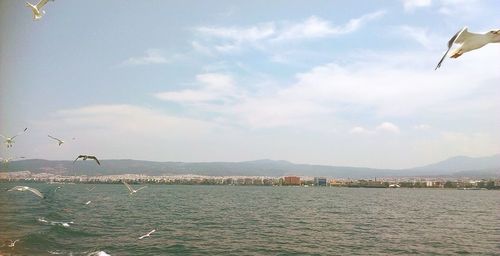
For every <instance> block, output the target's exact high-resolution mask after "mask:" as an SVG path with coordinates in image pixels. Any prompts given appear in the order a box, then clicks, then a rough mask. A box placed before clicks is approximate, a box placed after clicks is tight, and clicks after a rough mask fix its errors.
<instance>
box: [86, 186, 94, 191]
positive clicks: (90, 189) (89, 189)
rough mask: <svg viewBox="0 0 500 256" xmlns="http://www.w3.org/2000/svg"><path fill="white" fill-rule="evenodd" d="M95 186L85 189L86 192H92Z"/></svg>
mask: <svg viewBox="0 0 500 256" xmlns="http://www.w3.org/2000/svg"><path fill="white" fill-rule="evenodd" d="M94 188H95V186H93V187H91V188H87V190H88V191H89V192H90V191H92V190H94Z"/></svg>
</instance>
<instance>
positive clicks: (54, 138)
mask: <svg viewBox="0 0 500 256" xmlns="http://www.w3.org/2000/svg"><path fill="white" fill-rule="evenodd" d="M47 136H49V138H51V139H53V140H57V143H59V146H61V145H62V144H63V143H64V140H61V139H58V138H56V137H52V136H50V135H47Z"/></svg>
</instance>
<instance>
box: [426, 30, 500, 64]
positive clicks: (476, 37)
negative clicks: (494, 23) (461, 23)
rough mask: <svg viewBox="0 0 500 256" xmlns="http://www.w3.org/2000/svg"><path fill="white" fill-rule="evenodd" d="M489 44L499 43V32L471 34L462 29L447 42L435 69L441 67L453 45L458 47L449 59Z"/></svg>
mask: <svg viewBox="0 0 500 256" xmlns="http://www.w3.org/2000/svg"><path fill="white" fill-rule="evenodd" d="M489 43H500V30H491V31H489V32H487V33H484V34H477V33H471V32H469V31H467V27H464V28H462V29H461V30H460V31H458V32H457V33H456V34H455V35H454V36H453V37H452V38H451V39H450V41H448V50H446V52H445V53H444V55H443V57H442V58H441V60H439V63H438V64H437V66H436V68H435V69H434V70H436V69H438V68H439V67H441V63H443V61H444V59H445V58H446V56H447V55H448V52H449V51H450V50H451V47H452V46H453V44H459V45H460V46H459V47H458V48H457V49H456V50H454V51H453V52H452V53H451V55H450V58H455V59H456V58H458V57H460V56H462V54H464V53H466V52H470V51H472V50H476V49H479V48H481V47H483V46H485V45H487V44H489Z"/></svg>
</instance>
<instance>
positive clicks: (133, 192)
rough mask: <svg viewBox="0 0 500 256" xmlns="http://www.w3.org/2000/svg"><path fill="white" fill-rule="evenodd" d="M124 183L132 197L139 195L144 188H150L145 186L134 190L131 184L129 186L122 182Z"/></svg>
mask: <svg viewBox="0 0 500 256" xmlns="http://www.w3.org/2000/svg"><path fill="white" fill-rule="evenodd" d="M122 183H123V185H125V187H127V189H128V191H129V192H130V193H129V195H132V194H135V193H137V192H138V191H139V190H141V189H143V188H147V187H148V186H144V187H141V188H139V189H137V190H135V189H133V188H132V186H130V185H129V184H127V182H125V181H123V180H122Z"/></svg>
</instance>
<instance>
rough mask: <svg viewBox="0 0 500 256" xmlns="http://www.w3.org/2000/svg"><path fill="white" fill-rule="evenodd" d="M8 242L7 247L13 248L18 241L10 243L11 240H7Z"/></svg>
mask: <svg viewBox="0 0 500 256" xmlns="http://www.w3.org/2000/svg"><path fill="white" fill-rule="evenodd" d="M9 241H10V244H8V245H7V246H8V247H10V248H13V247H14V246H16V242H19V239H16V240H14V241H12V240H9Z"/></svg>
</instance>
